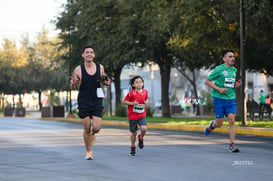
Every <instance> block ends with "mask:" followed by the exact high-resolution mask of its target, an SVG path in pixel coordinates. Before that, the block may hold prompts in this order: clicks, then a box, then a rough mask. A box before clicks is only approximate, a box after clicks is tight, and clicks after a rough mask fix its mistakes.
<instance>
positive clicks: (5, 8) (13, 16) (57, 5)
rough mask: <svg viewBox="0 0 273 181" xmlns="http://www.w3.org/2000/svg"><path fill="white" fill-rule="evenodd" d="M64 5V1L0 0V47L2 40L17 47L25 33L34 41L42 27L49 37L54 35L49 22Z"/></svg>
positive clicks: (53, 26) (54, 32)
mask: <svg viewBox="0 0 273 181" xmlns="http://www.w3.org/2000/svg"><path fill="white" fill-rule="evenodd" d="M64 3H66V0H0V45H1V46H2V43H3V40H4V38H7V39H10V40H12V41H15V42H16V44H17V45H18V44H19V42H20V41H21V37H22V35H24V34H26V33H28V35H29V38H30V40H31V41H34V40H35V37H36V35H37V34H38V33H39V32H41V31H42V29H43V26H44V27H45V28H47V29H49V31H50V36H54V35H56V34H57V32H56V31H55V30H54V29H55V25H53V24H51V23H50V21H51V20H54V19H55V17H56V16H57V15H58V14H59V13H60V12H61V11H62V8H61V5H62V4H64Z"/></svg>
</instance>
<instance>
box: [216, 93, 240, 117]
mask: <svg viewBox="0 0 273 181" xmlns="http://www.w3.org/2000/svg"><path fill="white" fill-rule="evenodd" d="M213 101H214V111H215V117H216V118H223V117H224V116H227V115H228V114H230V113H233V114H236V113H237V105H236V100H235V99H231V100H226V99H220V98H216V97H214V98H213Z"/></svg>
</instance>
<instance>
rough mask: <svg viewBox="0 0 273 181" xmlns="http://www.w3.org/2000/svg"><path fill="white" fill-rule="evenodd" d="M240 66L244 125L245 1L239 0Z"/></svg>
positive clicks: (244, 120)
mask: <svg viewBox="0 0 273 181" xmlns="http://www.w3.org/2000/svg"><path fill="white" fill-rule="evenodd" d="M240 67H241V95H242V97H241V99H242V107H241V108H242V109H241V111H242V125H243V126H245V125H246V120H247V118H246V112H245V110H246V100H245V85H246V81H245V80H246V73H245V1H244V0H240Z"/></svg>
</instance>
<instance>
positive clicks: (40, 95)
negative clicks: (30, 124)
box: [38, 91, 43, 111]
mask: <svg viewBox="0 0 273 181" xmlns="http://www.w3.org/2000/svg"><path fill="white" fill-rule="evenodd" d="M38 95H39V96H38V97H39V110H40V111H41V110H42V106H43V105H42V92H41V91H39V92H38Z"/></svg>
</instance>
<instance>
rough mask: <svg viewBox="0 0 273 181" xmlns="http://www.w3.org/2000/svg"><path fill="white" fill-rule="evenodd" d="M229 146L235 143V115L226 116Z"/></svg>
mask: <svg viewBox="0 0 273 181" xmlns="http://www.w3.org/2000/svg"><path fill="white" fill-rule="evenodd" d="M227 117H228V122H229V139H230V144H232V143H234V142H235V114H233V113H230V114H228V116H227Z"/></svg>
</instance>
